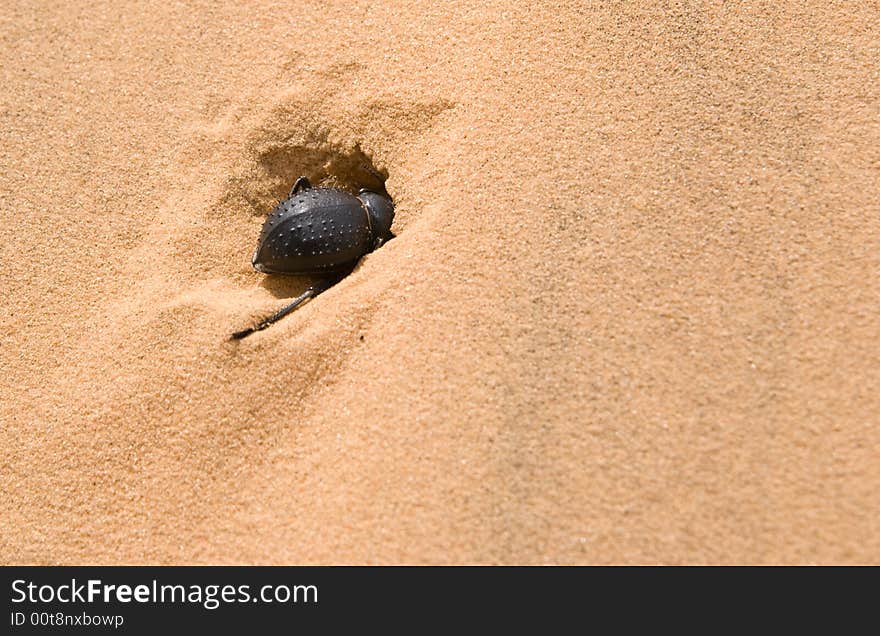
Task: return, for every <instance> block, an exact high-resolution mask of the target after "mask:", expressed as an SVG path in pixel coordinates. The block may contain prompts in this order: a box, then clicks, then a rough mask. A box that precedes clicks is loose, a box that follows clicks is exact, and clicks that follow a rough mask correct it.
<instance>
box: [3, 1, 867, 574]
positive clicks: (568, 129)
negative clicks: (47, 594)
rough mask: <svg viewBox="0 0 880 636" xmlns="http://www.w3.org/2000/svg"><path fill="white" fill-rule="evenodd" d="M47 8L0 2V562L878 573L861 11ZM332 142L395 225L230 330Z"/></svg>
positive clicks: (762, 7) (257, 294)
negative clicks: (288, 211) (850, 567)
mask: <svg viewBox="0 0 880 636" xmlns="http://www.w3.org/2000/svg"><path fill="white" fill-rule="evenodd" d="M78 4H79V6H72V5H71V3H66V2H39V3H33V2H7V3H4V5H3V8H2V9H0V33H2V42H3V46H2V47H0V77H2V84H0V85H2V89H0V117H2V121H0V123H2V125H0V155H2V159H0V168H2V174H0V210H2V224H0V238H2V240H0V246H2V247H0V249H2V254H3V257H2V263H3V272H2V278H0V281H2V283H0V293H2V302H3V311H2V329H0V333H2V335H0V369H2V379H0V422H2V438H0V493H2V496H0V563H4V564H13V563H67V564H69V563H363V562H366V563H655V562H661V563H718V562H722V563H728V562H749V563H752V562H762V563H826V562H871V563H878V562H880V526H878V523H880V522H878V518H880V517H878V511H880V429H878V424H880V421H878V420H880V399H878V396H880V344H878V343H880V276H878V274H880V71H878V69H880V66H878V60H880V44H878V43H880V10H878V7H877V4H876V3H873V2H864V3H854V2H836V3H829V2H811V3H807V4H808V5H809V7H808V8H804V3H801V2H791V3H788V4H789V5H790V6H786V3H779V2H752V3H748V4H747V5H740V4H737V3H732V4H727V3H725V4H724V5H723V6H722V5H721V4H719V3H716V2H691V3H687V2H667V3H656V2H641V3H640V2H610V3H592V2H562V3H560V2H546V3H544V2H539V3H534V2H530V3H514V2H506V1H505V2H493V1H489V2H485V1H482V2H473V1H469V2H444V3H435V2H428V1H426V0H415V1H413V2H401V1H397V2H388V1H372V2H310V3H305V2H304V3H272V2H267V1H263V2H256V3H251V4H249V5H248V6H241V7H239V6H238V3H231V2H230V3H226V5H227V6H224V7H220V6H217V5H216V4H215V3H213V2H203V3H189V4H187V5H186V6H184V4H181V3H164V2H157V3H154V4H153V5H152V6H148V5H147V4H145V3H141V2H106V3H103V4H101V5H99V4H98V3H78ZM93 5H94V6H93ZM358 149H360V150H362V151H363V153H365V155H366V156H369V157H371V158H372V161H373V163H374V164H375V166H376V167H378V168H379V169H381V170H385V171H387V173H388V174H389V179H388V182H387V186H388V190H389V191H390V192H391V194H392V195H393V196H394V198H395V200H396V202H397V206H398V215H397V218H396V220H395V226H394V230H395V232H396V233H397V235H398V238H397V239H395V240H394V241H392V242H391V243H389V244H388V245H387V246H385V247H383V248H382V249H381V250H379V251H377V252H375V253H374V254H371V255H370V256H368V257H367V258H366V259H364V260H363V261H362V263H361V265H360V267H359V268H358V269H357V271H356V272H355V273H354V274H353V275H351V276H350V277H349V278H347V279H346V280H345V281H343V282H342V283H340V284H339V285H337V286H336V287H334V288H333V289H331V290H330V291H328V292H327V293H326V294H324V295H323V296H321V297H320V298H319V299H317V300H316V301H313V302H311V303H309V304H308V305H306V306H305V307H303V308H302V309H300V310H299V311H297V312H296V313H294V314H293V315H291V316H290V317H288V318H285V319H284V320H283V321H282V322H280V323H279V324H277V325H276V326H274V327H272V328H271V329H269V330H267V331H264V332H261V333H259V334H256V335H254V336H253V337H251V338H249V339H247V340H244V341H241V342H239V343H232V342H228V341H227V340H226V338H227V336H228V335H229V333H230V332H231V331H233V330H235V329H239V328H242V327H243V326H246V325H247V324H250V323H251V322H252V321H253V320H255V319H257V318H259V317H262V316H263V315H265V314H267V313H269V312H271V311H273V310H274V309H276V308H277V307H279V306H280V305H281V304H282V303H283V302H284V299H285V298H288V297H290V296H293V295H295V294H297V293H299V292H300V291H302V290H303V289H304V288H305V287H306V285H307V284H308V282H309V281H308V280H302V279H283V280H276V279H272V278H266V277H264V276H262V275H259V274H257V273H256V272H254V271H253V270H252V269H251V268H250V262H249V259H250V255H251V251H252V250H253V247H254V244H255V241H256V236H257V233H258V232H259V228H260V225H261V223H262V219H263V218H264V216H265V215H266V214H267V213H268V211H269V210H270V209H271V208H272V206H273V205H274V203H275V202H276V201H277V200H278V198H279V197H281V196H283V195H284V194H285V193H286V191H287V189H288V188H289V187H290V185H291V183H292V182H293V180H294V178H295V177H296V176H298V175H299V174H302V173H305V174H309V175H310V176H313V177H314V178H316V179H323V180H322V182H323V183H327V184H329V183H343V184H348V183H349V182H351V183H354V181H355V179H354V178H353V177H352V175H351V172H350V169H352V166H354V164H355V163H356V159H357V157H359V156H360V155H358V151H359V150H358Z"/></svg>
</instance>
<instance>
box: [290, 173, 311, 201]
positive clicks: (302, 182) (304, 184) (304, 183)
mask: <svg viewBox="0 0 880 636" xmlns="http://www.w3.org/2000/svg"><path fill="white" fill-rule="evenodd" d="M311 187H312V184H311V183H310V182H309V180H308V178H306V177H300V178H299V179H297V180H296V182H295V183H294V184H293V187H292V188H291V189H290V194H288V195H287V196H288V198H289V197H292V196H293V195H294V194H296V193H297V192H299V191H300V190H309V189H311Z"/></svg>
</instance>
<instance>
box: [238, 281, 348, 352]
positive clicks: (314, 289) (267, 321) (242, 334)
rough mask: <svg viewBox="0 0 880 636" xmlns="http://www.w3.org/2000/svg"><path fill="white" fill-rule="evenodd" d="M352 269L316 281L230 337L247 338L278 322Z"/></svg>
mask: <svg viewBox="0 0 880 636" xmlns="http://www.w3.org/2000/svg"><path fill="white" fill-rule="evenodd" d="M350 271H351V270H349V269H346V271H345V273H343V274H339V275H336V276H331V277H330V278H325V279H324V280H322V281H319V282H317V283H315V284H314V285H312V286H311V287H309V288H308V289H307V290H305V291H304V292H303V293H301V294H300V295H299V296H297V297H296V298H294V299H293V300H292V301H290V302H289V303H288V304H286V305H284V307H282V308H281V309H279V310H278V311H276V312H275V313H274V314H272V315H271V316H268V317H266V318H263V319H262V320H261V321H260V322H258V323H257V324H256V325H254V326H253V327H248V328H247V329H242V330H241V331H236V332H235V333H233V334H232V335H231V336H230V337H229V339H230V340H241V339H242V338H246V337H247V336H249V335H251V334H252V333H255V332H257V331H262V330H263V329H265V328H266V327H268V326H269V325H271V324H273V323H276V322H278V321H279V320H281V319H282V318H284V317H285V316H286V315H287V314H289V313H290V312H292V311H293V310H294V309H296V308H297V307H299V306H300V305H302V304H303V303H304V302H306V301H307V300H308V299H309V298H314V297H315V296H317V295H318V294H320V293H321V292H323V291H326V290H327V289H329V288H330V287H332V286H333V285H335V284H336V283H338V282H339V281H340V280H342V279H343V278H344V277H345V276H346V275H347V274H348V273H349V272H350Z"/></svg>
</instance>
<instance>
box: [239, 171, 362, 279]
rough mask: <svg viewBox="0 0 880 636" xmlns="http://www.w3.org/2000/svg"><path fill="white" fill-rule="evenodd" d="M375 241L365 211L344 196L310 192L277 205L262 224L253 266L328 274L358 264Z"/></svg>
mask: <svg viewBox="0 0 880 636" xmlns="http://www.w3.org/2000/svg"><path fill="white" fill-rule="evenodd" d="M372 242H373V236H372V232H371V230H370V226H369V222H368V219H367V214H366V211H365V210H364V208H363V206H362V205H361V202H360V200H359V199H358V198H357V197H355V196H354V195H352V194H349V193H348V192H344V191H342V190H336V189H332V188H313V189H311V190H306V191H304V192H299V193H297V194H295V195H294V196H292V197H290V198H288V199H285V200H284V201H282V202H281V203H279V204H278V205H277V206H276V207H275V209H274V210H273V211H272V213H271V214H270V215H269V216H268V218H267V219H266V222H265V223H264V224H263V229H262V231H261V233H260V238H259V241H258V244H257V252H256V257H255V263H259V264H260V265H261V266H262V267H263V270H264V271H267V272H276V273H287V274H299V273H307V272H321V271H330V270H333V269H337V268H339V267H341V266H344V265H346V264H348V263H351V262H353V261H356V260H357V259H358V258H360V257H361V256H363V255H364V254H365V253H367V252H368V251H369V250H370V248H371V246H372Z"/></svg>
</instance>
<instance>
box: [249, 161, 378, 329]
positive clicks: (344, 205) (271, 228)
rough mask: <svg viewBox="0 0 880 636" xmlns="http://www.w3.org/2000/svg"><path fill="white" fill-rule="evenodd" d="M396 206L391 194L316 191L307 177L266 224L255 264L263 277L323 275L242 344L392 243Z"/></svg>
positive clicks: (276, 208)
mask: <svg viewBox="0 0 880 636" xmlns="http://www.w3.org/2000/svg"><path fill="white" fill-rule="evenodd" d="M393 220H394V203H393V202H392V201H391V197H389V196H388V195H387V193H384V192H383V193H379V192H374V191H372V190H367V189H363V190H361V191H360V192H359V193H358V194H357V195H354V194H351V193H349V192H346V191H345V190H339V189H337V188H313V187H312V184H311V183H309V180H308V179H307V178H306V177H300V178H299V179H297V180H296V183H294V184H293V188H292V189H291V191H290V194H289V195H288V196H287V198H286V199H284V200H283V201H282V202H281V203H279V204H278V205H277V206H275V209H274V210H272V213H271V214H270V215H269V217H268V218H267V219H266V222H265V223H264V224H263V230H262V232H260V239H259V241H258V242H257V249H256V250H255V251H254V256H253V258H252V259H251V263H252V264H253V266H254V269H255V270H257V271H258V272H261V273H263V274H325V275H326V276H324V277H323V278H322V279H321V280H320V281H318V282H317V283H315V284H314V285H312V286H311V287H309V288H308V289H307V290H305V291H304V292H303V293H302V294H300V295H299V296H297V297H296V298H295V299H293V301H292V302H290V303H289V304H287V305H285V306H284V307H282V308H281V309H279V310H278V311H276V312H275V313H274V314H272V315H271V316H269V317H268V318H265V319H263V320H261V321H260V322H259V323H257V324H256V325H255V326H253V327H249V328H247V329H244V330H242V331H236V332H235V333H234V334H232V338H233V339H235V340H239V339H241V338H244V337H245V336H249V335H250V334H252V333H254V332H255V331H260V330H261V329H265V328H266V327H268V326H269V325H271V324H272V323H273V322H276V321H278V320H280V319H281V318H283V317H284V316H286V315H287V314H289V313H290V312H291V311H293V310H294V309H296V308H297V307H299V306H300V305H301V304H302V303H303V302H305V301H306V300H308V299H309V298H314V297H315V296H317V295H318V294H320V293H321V292H322V291H325V290H326V289H328V288H329V287H331V286H333V285H334V284H336V283H337V282H339V281H340V280H341V279H342V278H344V277H345V276H347V275H348V274H350V273H351V271H352V270H353V269H354V267H355V265H357V262H358V260H360V258H361V256H363V255H364V254H367V253H369V252H372V251H373V250H375V249H376V248H378V247H379V246H381V245H382V244H383V243H384V242H385V241H388V240H390V239H392V238H394V235H393V234H392V233H391V222H392V221H393Z"/></svg>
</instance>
